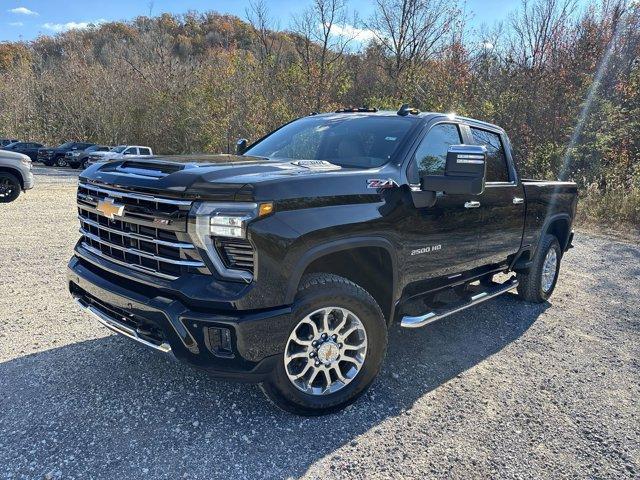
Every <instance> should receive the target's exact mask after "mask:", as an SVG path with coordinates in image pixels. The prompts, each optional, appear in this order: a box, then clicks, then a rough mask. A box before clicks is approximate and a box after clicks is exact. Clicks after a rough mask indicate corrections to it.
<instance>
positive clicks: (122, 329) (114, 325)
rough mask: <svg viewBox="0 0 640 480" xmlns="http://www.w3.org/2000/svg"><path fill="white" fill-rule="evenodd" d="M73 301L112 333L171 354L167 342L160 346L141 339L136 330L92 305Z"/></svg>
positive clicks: (76, 300)
mask: <svg viewBox="0 0 640 480" xmlns="http://www.w3.org/2000/svg"><path fill="white" fill-rule="evenodd" d="M73 299H74V300H75V302H76V303H77V304H78V305H79V306H80V308H82V309H83V310H84V311H86V312H87V313H89V314H91V315H93V316H94V317H95V318H96V319H97V320H98V321H99V322H100V323H101V324H102V325H104V326H105V327H107V328H108V329H109V330H111V331H112V332H115V333H119V334H120V335H124V336H125V337H128V338H130V339H131V340H135V341H136V342H138V343H141V344H142V345H144V346H146V347H149V348H152V349H154V350H157V351H159V352H162V353H171V346H170V345H169V344H168V343H166V342H165V343H162V344H160V345H156V344H154V343H151V342H149V341H147V340H145V339H144V338H141V337H140V336H139V335H138V333H137V332H136V331H135V330H134V329H132V328H130V327H128V326H126V325H123V324H122V323H120V322H119V321H118V320H116V319H114V318H112V317H110V316H108V315H106V314H105V313H103V312H101V311H100V310H98V309H97V308H95V307H93V306H91V305H87V304H86V303H84V302H83V301H82V300H81V299H80V298H78V297H75V296H74V297H73Z"/></svg>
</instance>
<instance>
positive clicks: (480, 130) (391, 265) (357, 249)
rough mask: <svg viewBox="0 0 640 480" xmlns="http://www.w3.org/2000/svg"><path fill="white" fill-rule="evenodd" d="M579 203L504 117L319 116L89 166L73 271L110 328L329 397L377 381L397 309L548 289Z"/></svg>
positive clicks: (217, 368)
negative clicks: (222, 145)
mask: <svg viewBox="0 0 640 480" xmlns="http://www.w3.org/2000/svg"><path fill="white" fill-rule="evenodd" d="M576 202H577V190H576V185H575V184H574V183H571V182H547V181H535V180H523V179H521V178H520V177H519V175H518V171H517V168H516V165H515V164H514V161H513V157H512V151H511V146H510V144H509V139H508V137H507V135H506V134H505V132H504V130H502V129H501V128H499V127H497V126H495V125H491V124H487V123H484V122H480V121H477V120H472V119H469V118H462V117H458V116H453V115H444V114H439V113H420V112H418V111H417V110H415V109H412V108H409V107H408V106H403V107H402V108H401V109H400V110H399V111H398V112H394V111H375V110H370V109H346V110H340V111H338V112H335V113H329V114H321V115H310V116H308V117H305V118H301V119H298V120H295V121H293V122H291V123H288V124H286V125H284V126H282V127H280V128H279V129H277V130H275V131H274V132H272V133H270V134H269V135H267V136H265V137H263V138H261V139H259V140H258V141H256V142H255V143H253V144H252V145H250V146H248V147H247V142H246V140H241V141H239V142H238V153H237V155H209V156H184V157H156V158H150V159H144V160H143V159H123V160H120V161H113V162H109V163H98V164H95V165H92V166H90V167H89V168H88V169H87V170H85V171H84V172H83V173H82V174H81V175H80V179H79V185H78V192H77V207H78V215H79V219H80V234H81V238H80V240H79V241H78V243H77V245H76V247H75V253H74V256H73V257H72V258H71V260H70V262H69V265H68V282H69V289H70V292H71V294H72V296H73V297H74V298H75V299H76V301H77V303H78V304H79V305H80V306H81V307H83V308H84V309H85V310H88V311H89V312H90V313H92V314H93V315H94V316H95V317H97V319H98V320H99V321H100V322H101V323H102V324H104V325H105V326H106V327H108V328H110V329H111V330H113V331H115V332H118V333H120V334H123V335H125V336H127V337H130V338H131V339H133V340H136V341H137V342H139V343H142V344H144V345H146V346H148V347H151V348H153V349H155V350H158V351H160V352H165V353H169V354H172V355H174V356H175V357H177V358H178V359H180V360H183V361H185V362H188V363H189V364H192V365H195V366H197V367H201V368H204V369H206V370H208V371H210V372H211V373H213V374H214V375H217V376H219V377H225V378H234V379H242V380H248V381H254V382H258V383H260V385H261V387H262V389H263V391H264V392H265V393H266V395H267V396H268V397H269V398H270V399H271V400H272V401H273V402H274V403H275V404H276V405H278V406H279V407H281V408H283V409H286V410H288V411H291V412H295V413H299V414H303V415H318V414H323V413H328V412H332V411H336V410H338V409H340V408H343V407H344V406H346V405H348V404H350V403H351V402H353V401H354V400H355V399H356V398H357V397H358V396H359V395H361V394H362V393H363V392H364V391H365V390H366V389H367V387H368V386H369V385H370V384H371V382H372V381H373V380H374V378H375V377H376V375H377V374H378V371H379V369H380V365H381V363H382V360H383V358H384V355H385V349H386V345H387V329H388V327H389V325H390V324H391V323H392V322H396V321H398V322H399V323H400V326H401V327H406V328H416V327H421V326H424V325H427V324H430V323H432V322H434V321H437V320H439V319H441V318H443V317H445V316H447V315H450V314H452V313H454V312H458V311H460V310H462V309H465V308H467V307H470V306H472V305H475V304H478V303H480V302H482V301H485V300H488V299H490V298H492V297H495V296H496V295H499V294H502V293H505V292H507V291H509V290H513V289H517V292H518V295H519V296H520V297H521V298H522V299H523V300H525V301H529V302H544V301H546V300H547V299H548V298H549V296H550V295H551V293H552V292H553V290H554V287H555V285H556V281H557V278H558V272H559V268H560V260H561V258H562V255H563V253H564V252H565V251H566V250H567V249H568V248H570V246H571V241H572V236H573V233H572V223H573V217H574V213H575V209H576ZM505 273H507V274H508V273H511V274H512V275H510V276H509V275H504V274H505ZM497 274H502V275H497ZM494 276H495V277H496V278H495V279H494ZM505 278H506V279H505ZM500 279H502V281H499V280H500ZM495 280H498V281H495Z"/></svg>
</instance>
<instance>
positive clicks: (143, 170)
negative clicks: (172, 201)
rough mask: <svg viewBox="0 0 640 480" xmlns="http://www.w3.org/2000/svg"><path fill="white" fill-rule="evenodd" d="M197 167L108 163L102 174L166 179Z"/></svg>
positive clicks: (176, 164)
mask: <svg viewBox="0 0 640 480" xmlns="http://www.w3.org/2000/svg"><path fill="white" fill-rule="evenodd" d="M195 166H197V165H194V164H185V163H171V162H164V161H162V162H154V161H147V160H125V161H124V162H113V163H107V164H105V165H104V166H103V167H102V168H100V171H101V172H108V173H115V174H117V175H118V174H120V175H131V176H137V177H145V178H156V179H157V178H164V177H166V176H167V175H171V174H172V173H175V172H179V171H181V170H185V169H186V168H192V167H195Z"/></svg>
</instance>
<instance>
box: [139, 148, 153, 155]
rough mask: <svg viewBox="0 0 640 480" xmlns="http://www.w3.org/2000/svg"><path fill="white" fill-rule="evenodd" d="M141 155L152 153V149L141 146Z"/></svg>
mask: <svg viewBox="0 0 640 480" xmlns="http://www.w3.org/2000/svg"><path fill="white" fill-rule="evenodd" d="M139 150H140V155H151V150H149V149H148V148H140V149H139Z"/></svg>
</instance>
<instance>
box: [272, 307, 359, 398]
mask: <svg viewBox="0 0 640 480" xmlns="http://www.w3.org/2000/svg"><path fill="white" fill-rule="evenodd" d="M366 355H367V332H366V331H365V329H364V325H363V324H362V322H361V321H360V319H359V318H358V317H356V315H355V314H354V313H353V312H351V311H349V310H347V309H345V308H340V307H326V308H321V309H320V310H316V311H315V312H313V313H311V314H309V315H307V316H306V317H304V318H303V319H302V320H300V322H299V323H298V325H296V327H295V328H294V329H293V332H291V335H289V340H288V341H287V347H286V348H285V352H284V368H285V370H286V372H287V377H289V381H291V383H292V384H293V385H295V387H296V388H297V389H298V390H301V391H303V392H305V393H308V394H311V395H327V394H330V393H335V392H337V391H338V390H340V389H342V388H344V387H345V386H346V385H348V384H349V383H350V382H351V381H352V380H353V379H354V378H355V376H356V375H358V373H359V372H360V370H362V366H363V365H364V361H365V358H366Z"/></svg>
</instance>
